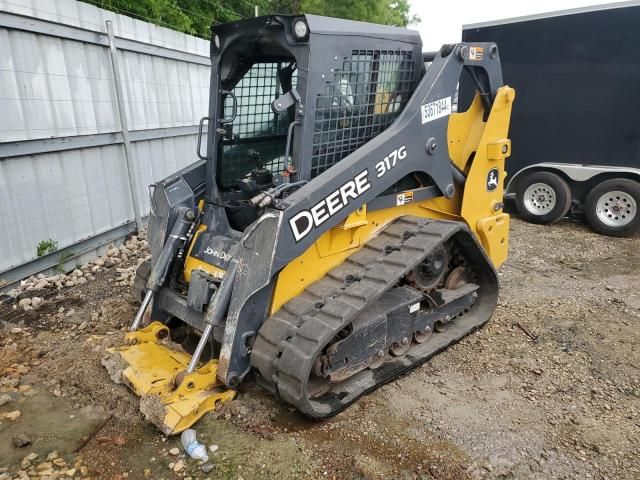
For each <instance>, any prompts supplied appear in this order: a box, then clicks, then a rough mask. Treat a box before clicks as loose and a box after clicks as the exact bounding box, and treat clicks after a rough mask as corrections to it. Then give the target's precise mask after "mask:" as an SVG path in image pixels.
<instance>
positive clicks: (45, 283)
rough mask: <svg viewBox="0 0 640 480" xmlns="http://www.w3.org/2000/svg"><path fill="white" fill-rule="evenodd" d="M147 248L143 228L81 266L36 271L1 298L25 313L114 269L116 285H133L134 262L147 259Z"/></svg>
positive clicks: (136, 266) (138, 262)
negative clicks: (53, 271)
mask: <svg viewBox="0 0 640 480" xmlns="http://www.w3.org/2000/svg"><path fill="white" fill-rule="evenodd" d="M147 247H148V244H147V240H146V232H144V231H143V232H141V233H140V234H138V235H133V236H131V238H129V239H128V240H127V241H126V242H125V243H124V245H122V246H120V247H117V246H115V245H111V246H110V247H109V248H108V249H107V252H106V253H105V254H104V255H103V256H101V257H98V258H95V259H93V260H91V261H90V262H89V263H86V264H84V265H77V266H76V267H77V268H75V269H74V270H73V271H71V272H68V273H60V274H57V275H52V276H46V275H44V274H42V273H39V274H38V275H34V276H31V277H29V278H27V279H26V280H23V281H22V282H21V283H20V286H19V287H17V288H14V289H13V290H10V291H9V292H7V294H6V296H5V299H6V301H8V302H12V303H13V304H14V306H13V308H14V309H18V308H20V309H22V310H24V311H25V312H27V311H29V310H35V309H38V307H39V306H40V305H42V303H43V302H44V301H45V299H47V298H49V297H51V296H52V295H53V294H54V293H56V292H59V291H61V290H63V289H65V288H71V287H75V286H78V285H83V284H86V283H87V282H92V281H94V280H95V279H96V275H100V274H101V273H103V272H105V271H111V270H113V269H114V268H115V271H116V272H117V273H118V274H119V275H118V276H117V277H116V278H115V284H116V285H121V286H130V285H133V280H134V278H135V274H136V269H137V268H138V265H139V264H140V263H142V262H143V261H144V260H146V259H147V258H149V256H148V250H147ZM132 263H133V265H132Z"/></svg>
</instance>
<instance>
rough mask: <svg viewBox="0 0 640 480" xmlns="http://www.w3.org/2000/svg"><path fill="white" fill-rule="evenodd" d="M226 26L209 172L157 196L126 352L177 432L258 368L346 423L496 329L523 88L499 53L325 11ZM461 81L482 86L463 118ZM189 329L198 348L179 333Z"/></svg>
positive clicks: (296, 397) (126, 377)
mask: <svg viewBox="0 0 640 480" xmlns="http://www.w3.org/2000/svg"><path fill="white" fill-rule="evenodd" d="M212 31H213V38H212V41H211V88H210V103H209V116H208V117H206V118H204V119H203V120H202V121H201V123H200V127H201V129H200V136H199V140H198V146H197V149H198V156H199V157H200V158H201V161H199V162H197V163H194V164H193V165H191V166H189V167H187V168H185V169H183V170H181V171H179V172H177V173H176V174H174V175H172V176H170V177H169V178H167V179H165V180H162V181H160V182H157V183H156V184H155V185H153V187H152V188H153V189H152V193H151V197H152V198H151V212H150V217H149V227H148V238H149V243H150V249H151V254H152V260H151V262H150V263H148V264H142V265H141V266H140V268H139V270H138V273H137V277H136V281H135V287H136V288H135V291H136V295H137V296H138V298H139V299H140V301H141V306H140V309H139V311H138V314H137V315H136V317H135V319H134V321H133V325H132V327H131V332H129V333H128V334H127V336H126V340H127V342H126V343H127V345H125V346H122V347H119V348H117V349H115V350H114V352H113V355H117V356H118V357H119V358H120V360H121V362H120V364H119V366H120V369H121V379H122V381H123V382H124V383H125V384H127V385H128V386H129V387H131V388H132V389H133V390H134V391H135V392H136V393H137V394H138V395H140V396H141V397H143V398H142V400H141V409H142V410H143V412H144V413H145V414H146V415H147V417H148V418H149V419H150V420H151V421H153V422H154V423H155V424H156V425H158V426H159V427H160V428H161V429H162V430H163V431H164V432H165V433H167V434H172V433H176V432H179V431H181V430H183V429H185V428H187V427H188V426H190V425H191V424H193V423H194V422H195V421H197V420H198V419H199V418H200V417H201V416H202V415H203V414H204V413H205V412H207V411H210V410H211V409H213V408H215V407H216V405H218V404H219V403H221V402H224V401H227V400H230V399H232V398H233V396H234V393H235V392H234V390H235V389H236V388H237V387H238V385H239V384H240V383H241V382H242V381H243V380H244V379H246V378H247V375H249V373H250V372H253V375H254V377H255V378H256V380H257V382H258V383H259V384H260V385H262V386H264V387H265V388H267V389H268V390H270V391H271V392H273V394H275V395H276V396H278V397H280V398H281V399H283V400H285V401H286V402H288V403H290V404H291V405H293V406H295V407H296V408H297V409H298V410H300V411H301V412H302V413H303V414H305V415H306V416H308V417H311V418H316V419H320V418H325V417H329V416H332V415H335V414H336V413H337V412H339V411H341V410H342V409H344V408H345V407H347V406H348V405H349V404H351V403H352V402H354V401H355V400H356V399H357V398H358V397H360V396H361V395H363V394H365V393H367V392H368V391H370V390H372V389H375V388H377V387H378V386H380V385H381V384H383V383H385V382H388V381H390V380H393V379H394V378H396V377H398V376H399V375H401V374H402V373H404V372H407V371H408V370H410V369H412V368H414V367H416V366H417V365H420V364H421V363H423V362H424V361H426V360H428V359H429V358H430V357H432V356H433V355H435V354H436V353H438V352H440V351H441V350H443V349H445V348H447V347H448V346H449V345H451V344H452V343H454V342H456V341H458V340H460V339H461V338H463V337H464V336H465V335H467V334H469V333H470V332H472V331H474V330H475V329H477V328H479V327H480V326H481V325H483V324H484V323H485V322H486V321H487V320H488V319H489V318H490V316H491V314H492V312H493V310H494V308H495V305H496V300H497V295H498V281H497V276H496V271H495V269H496V268H497V267H498V266H499V265H500V264H502V263H503V262H504V260H505V259H506V255H507V244H508V234H509V232H508V230H509V217H508V215H507V214H505V213H503V212H502V207H503V205H502V194H503V191H502V181H503V178H504V175H505V172H504V160H505V158H506V157H507V156H508V155H509V154H510V149H511V146H510V141H509V140H508V138H507V131H508V127H509V119H510V114H511V105H512V102H513V100H514V95H515V94H514V91H513V89H511V88H509V87H508V86H503V85H502V76H501V70H500V61H499V55H498V49H497V47H496V45H495V44H492V43H478V44H456V45H445V46H443V47H442V49H441V50H440V51H439V52H437V53H435V54H431V55H425V56H423V53H422V43H421V40H420V36H419V34H418V33H417V32H414V31H411V30H406V29H401V28H395V27H388V26H380V25H372V24H367V23H361V22H353V21H346V20H338V19H334V18H325V17H319V16H313V15H303V16H282V15H271V16H265V17H258V18H252V19H248V20H241V21H237V22H232V23H226V24H221V25H215V26H214V27H213V28H212ZM425 61H428V62H427V63H429V65H428V67H427V66H426V63H425ZM461 75H468V76H469V78H471V79H472V80H473V82H474V84H475V86H476V89H477V92H476V96H475V100H474V101H473V103H472V104H471V105H470V107H469V108H468V109H467V110H466V111H464V112H455V98H456V88H457V84H458V81H459V79H460V77H461ZM204 124H208V132H207V135H206V139H207V140H206V154H203V153H202V149H203V148H204V146H203V145H201V141H200V139H201V138H202V137H203V135H202V131H203V126H204ZM145 312H147V317H149V318H148V320H147V321H145V320H144V319H145ZM149 312H150V314H149ZM149 321H151V323H149ZM145 323H149V324H148V325H146V326H145ZM185 331H186V332H188V333H189V334H190V338H192V339H193V338H194V336H196V337H198V338H199V339H198V341H197V345H196V344H195V343H194V344H193V345H192V346H191V347H195V348H191V349H190V348H189V347H188V346H185V347H184V348H185V349H186V350H185V349H183V348H182V347H180V346H177V345H176V344H175V343H174V342H172V341H170V340H169V336H170V335H169V334H170V333H171V334H172V336H174V337H175V336H183V337H184V332H185ZM194 332H195V335H193V334H192V333H194ZM187 343H188V342H186V343H185V342H183V345H186V344H187ZM188 352H191V354H189V353H188Z"/></svg>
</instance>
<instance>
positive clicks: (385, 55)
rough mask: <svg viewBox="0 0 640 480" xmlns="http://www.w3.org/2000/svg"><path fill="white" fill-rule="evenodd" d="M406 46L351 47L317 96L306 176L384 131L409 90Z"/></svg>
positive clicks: (410, 70) (411, 80)
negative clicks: (398, 48) (400, 48)
mask: <svg viewBox="0 0 640 480" xmlns="http://www.w3.org/2000/svg"><path fill="white" fill-rule="evenodd" d="M414 74H415V62H413V61H412V58H411V52H410V51H385V50H354V51H353V52H352V54H351V56H350V57H345V58H344V61H343V64H342V69H339V70H338V69H336V71H335V75H334V79H333V81H332V82H328V83H327V85H326V86H325V91H324V93H322V94H319V95H318V98H317V101H316V115H315V127H314V135H313V154H312V157H311V177H312V178H313V177H316V176H317V175H319V174H320V173H322V172H324V171H325V170H326V169H328V168H329V167H331V166H332V165H334V164H336V163H338V162H339V161H340V160H342V159H343V158H344V157H346V156H347V155H349V154H350V153H352V152H353V151H355V150H356V149H358V148H359V147H361V146H362V145H364V144H365V143H366V142H368V141H369V140H371V139H372V138H373V137H375V136H376V135H378V134H379V133H380V132H382V131H384V130H385V129H386V128H387V127H388V126H389V125H391V123H392V122H393V121H394V120H395V118H396V117H397V116H398V114H399V113H400V112H401V111H402V109H403V108H404V106H405V105H406V103H407V101H408V99H409V96H410V95H411V93H413V88H414V78H415V76H414Z"/></svg>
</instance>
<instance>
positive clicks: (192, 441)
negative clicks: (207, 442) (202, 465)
mask: <svg viewBox="0 0 640 480" xmlns="http://www.w3.org/2000/svg"><path fill="white" fill-rule="evenodd" d="M180 440H182V446H183V447H184V451H185V452H187V455H189V456H190V457H191V458H195V459H196V460H202V461H203V462H207V461H208V460H209V455H207V449H206V448H205V446H204V445H202V444H201V443H198V441H197V440H196V431H195V430H193V429H191V428H190V429H188V430H185V431H184V432H182V435H180Z"/></svg>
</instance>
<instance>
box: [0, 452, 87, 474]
mask: <svg viewBox="0 0 640 480" xmlns="http://www.w3.org/2000/svg"><path fill="white" fill-rule="evenodd" d="M20 467H21V470H19V471H18V472H17V476H15V477H14V476H11V475H9V473H7V472H4V473H0V480H5V479H6V480H12V479H14V478H15V479H16V480H30V479H42V478H65V477H66V478H82V477H87V476H88V475H89V469H88V468H87V467H86V466H84V465H83V464H82V460H81V459H80V458H77V459H75V461H73V462H72V463H71V464H69V463H67V461H66V460H65V459H64V458H63V457H62V456H60V455H59V454H58V452H57V451H54V452H51V453H49V454H48V455H47V458H46V459H44V458H43V459H39V458H38V454H37V453H30V454H29V455H27V456H26V457H24V458H23V459H22V462H21V465H20Z"/></svg>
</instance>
